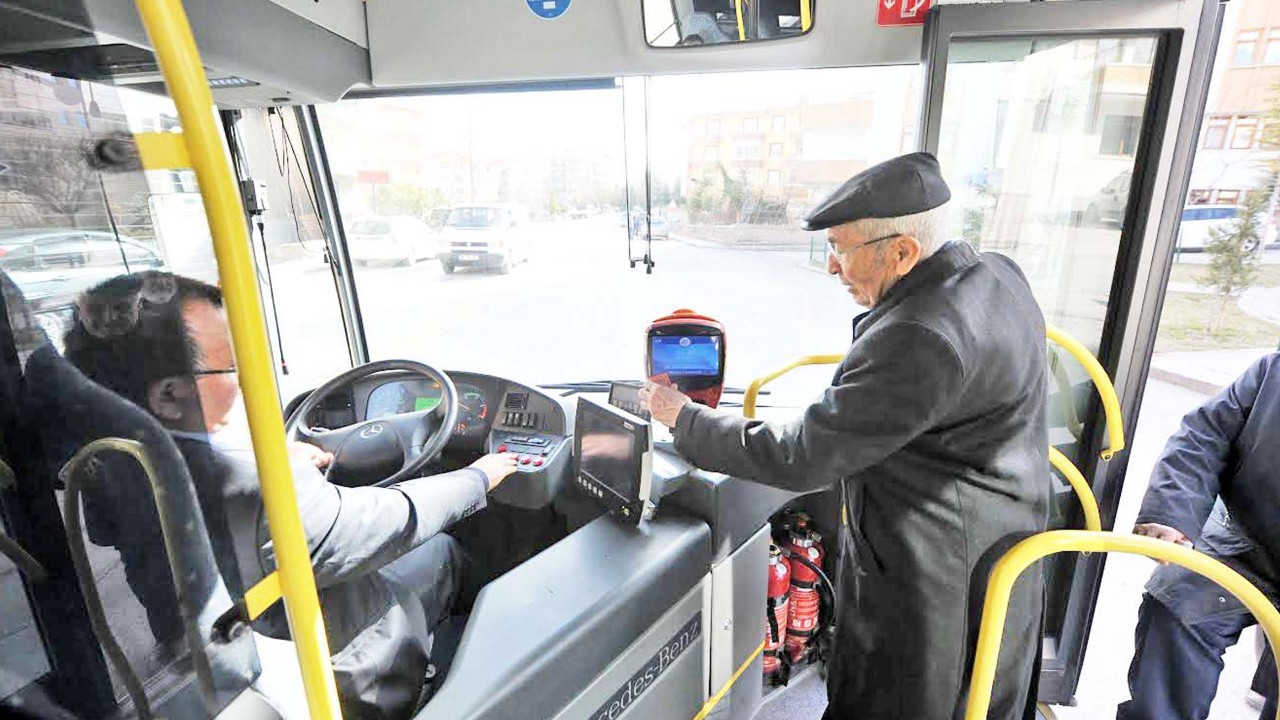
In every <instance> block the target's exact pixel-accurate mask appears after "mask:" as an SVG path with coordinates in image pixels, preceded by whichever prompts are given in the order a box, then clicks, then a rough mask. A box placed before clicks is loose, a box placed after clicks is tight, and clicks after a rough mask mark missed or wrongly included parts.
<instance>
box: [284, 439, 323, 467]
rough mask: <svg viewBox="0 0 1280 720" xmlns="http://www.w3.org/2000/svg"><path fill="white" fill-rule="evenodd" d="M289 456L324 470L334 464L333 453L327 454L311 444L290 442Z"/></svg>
mask: <svg viewBox="0 0 1280 720" xmlns="http://www.w3.org/2000/svg"><path fill="white" fill-rule="evenodd" d="M289 454H290V455H292V456H294V457H295V458H297V459H298V460H303V461H305V462H307V463H310V464H311V465H315V466H316V467H317V468H319V469H321V470H323V469H325V468H327V467H329V465H330V463H332V462H333V453H331V452H325V451H324V450H321V449H320V448H318V447H316V446H315V445H312V444H310V443H304V442H298V441H296V440H292V441H290V442H289Z"/></svg>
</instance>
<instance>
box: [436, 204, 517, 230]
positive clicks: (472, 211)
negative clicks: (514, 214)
mask: <svg viewBox="0 0 1280 720" xmlns="http://www.w3.org/2000/svg"><path fill="white" fill-rule="evenodd" d="M506 222H507V212H506V211H505V210H502V209H500V208H487V207H460V208H455V209H454V210H453V211H452V212H450V213H449V219H448V220H447V221H445V225H447V226H449V227H496V226H499V225H504V224H506Z"/></svg>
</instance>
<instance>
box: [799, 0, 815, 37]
mask: <svg viewBox="0 0 1280 720" xmlns="http://www.w3.org/2000/svg"><path fill="white" fill-rule="evenodd" d="M811 27H813V7H812V6H811V5H809V0H800V32H802V33H807V32H809V28H811Z"/></svg>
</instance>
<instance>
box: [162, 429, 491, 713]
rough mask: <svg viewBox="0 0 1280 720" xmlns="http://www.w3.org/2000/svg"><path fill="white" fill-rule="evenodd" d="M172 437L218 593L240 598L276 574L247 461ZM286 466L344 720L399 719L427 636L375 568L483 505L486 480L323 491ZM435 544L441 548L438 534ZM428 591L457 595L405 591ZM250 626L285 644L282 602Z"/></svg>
mask: <svg viewBox="0 0 1280 720" xmlns="http://www.w3.org/2000/svg"><path fill="white" fill-rule="evenodd" d="M174 435H175V440H176V442H177V444H178V448H179V449H180V450H181V451H182V454H183V456H184V458H185V459H186V461H187V465H188V467H189V468H190V470H191V476H192V478H193V480H194V481H195V484H196V490H197V494H198V495H199V497H200V503H201V507H202V509H203V510H204V513H205V519H206V523H207V525H208V528H209V535H210V540H211V542H212V544H213V547H214V551H215V554H216V555H217V556H218V564H219V569H220V570H221V571H222V575H223V578H224V580H225V582H226V583H227V587H228V589H229V590H230V591H231V592H232V594H233V595H235V596H240V595H242V594H243V592H244V590H245V588H248V587H252V586H253V585H254V584H255V583H257V582H258V581H259V580H261V579H262V578H263V577H265V576H266V575H267V574H268V573H269V572H270V571H271V570H273V569H274V567H275V563H274V559H273V556H272V553H271V543H270V535H269V533H268V531H267V525H266V518H265V514H264V512H263V505H262V495H261V490H260V486H259V483H258V473H257V467H256V465H255V463H254V456H253V452H252V451H251V450H249V449H242V448H236V447H225V446H222V445H219V446H217V447H215V446H213V445H211V444H210V442H209V440H208V439H207V437H206V436H203V435H198V434H191V433H174ZM292 469H293V481H294V488H295V490H296V491H297V495H298V507H299V510H300V511H301V516H302V524H303V527H304V529H305V531H306V535H307V545H308V547H309V548H310V550H311V562H312V568H313V569H314V571H315V576H316V584H317V586H318V588H319V591H320V593H319V594H320V605H321V609H322V611H323V613H324V622H325V629H326V631H327V634H328V638H329V649H330V651H331V652H332V653H333V669H334V675H335V676H336V679H337V683H338V695H339V698H340V700H341V703H342V709H343V716H344V717H346V718H377V719H379V720H382V719H384V718H387V719H390V718H397V719H398V718H407V717H410V716H411V714H412V713H413V711H414V709H415V706H416V704H417V702H418V699H419V695H420V693H421V691H422V688H423V685H424V684H425V678H426V672H427V657H426V652H425V648H424V642H425V640H426V639H425V638H424V637H423V636H422V635H423V633H422V623H421V622H419V621H418V620H417V618H415V613H416V614H417V615H418V616H421V614H422V610H421V607H418V608H414V607H411V606H409V607H406V606H407V605H410V601H407V600H406V593H405V592H404V589H403V588H400V587H397V586H396V584H395V583H393V582H392V581H391V580H390V579H389V578H388V577H384V575H383V573H381V572H380V570H381V569H383V568H384V567H385V566H387V565H388V564H390V563H392V562H393V561H396V560H397V559H399V558H402V557H403V556H405V555H406V554H407V553H413V552H414V551H415V549H422V548H421V546H423V544H424V543H427V542H428V541H430V540H432V538H434V537H437V536H439V535H440V534H441V533H443V531H444V530H445V529H446V528H448V527H449V526H450V525H451V524H453V523H455V522H457V521H458V520H460V519H462V518H464V517H466V516H468V515H470V514H472V513H474V512H476V511H478V510H480V509H481V508H483V507H485V502H486V493H487V490H488V481H487V478H486V477H485V474H484V473H483V472H481V471H480V470H476V469H474V468H466V469H463V470H457V471H454V472H451V473H445V474H441V475H434V476H431V477H425V478H418V479H415V480H408V481H405V482H402V483H399V484H397V485H394V486H392V487H387V488H380V487H362V488H349V487H339V486H337V485H333V484H331V483H329V482H327V481H326V480H325V478H324V476H323V475H322V474H321V472H320V471H319V470H317V469H316V468H315V467H314V466H312V465H310V464H308V463H306V462H301V461H295V462H293V468H292ZM440 540H443V541H447V542H449V543H451V542H452V541H451V539H450V538H448V537H447V536H440ZM428 562H438V563H443V564H453V563H456V562H457V554H456V553H453V552H437V553H432V554H431V555H430V558H428ZM435 571H437V574H438V575H439V576H441V577H442V578H443V579H444V582H443V583H442V584H443V585H449V584H451V583H452V584H455V585H456V574H457V569H456V568H452V567H441V568H435ZM427 574H428V575H430V574H431V573H427ZM450 575H453V576H454V577H455V580H453V581H450V580H449V576H450ZM435 591H439V592H447V593H456V587H453V588H448V587H440V588H417V589H415V590H412V591H411V592H412V593H414V594H417V595H418V596H422V595H430V594H431V593H432V592H435ZM412 602H419V598H414V600H413V601H412ZM425 604H426V605H435V606H442V605H444V604H445V603H431V602H429V601H428V602H425ZM254 629H255V630H257V631H259V632H262V633H263V634H266V635H269V636H273V637H281V638H287V637H288V625H287V622H286V618H285V614H284V612H283V603H277V604H276V605H275V606H274V607H273V608H272V609H271V610H270V611H268V612H267V613H266V614H264V615H263V617H262V618H261V619H259V620H258V621H257V622H256V623H254Z"/></svg>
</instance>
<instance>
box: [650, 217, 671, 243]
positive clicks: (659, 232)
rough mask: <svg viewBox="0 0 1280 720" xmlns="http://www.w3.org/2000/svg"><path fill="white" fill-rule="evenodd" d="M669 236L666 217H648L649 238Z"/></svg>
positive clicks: (661, 238) (669, 229)
mask: <svg viewBox="0 0 1280 720" xmlns="http://www.w3.org/2000/svg"><path fill="white" fill-rule="evenodd" d="M670 238H671V227H670V226H669V225H667V219H666V218H663V217H657V216H655V217H651V218H649V239H650V240H669V239H670Z"/></svg>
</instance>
